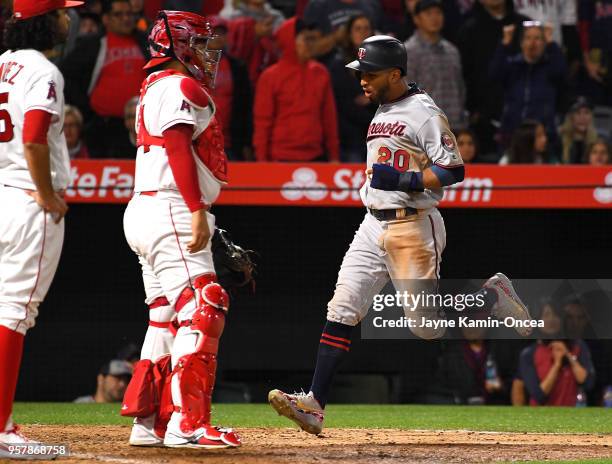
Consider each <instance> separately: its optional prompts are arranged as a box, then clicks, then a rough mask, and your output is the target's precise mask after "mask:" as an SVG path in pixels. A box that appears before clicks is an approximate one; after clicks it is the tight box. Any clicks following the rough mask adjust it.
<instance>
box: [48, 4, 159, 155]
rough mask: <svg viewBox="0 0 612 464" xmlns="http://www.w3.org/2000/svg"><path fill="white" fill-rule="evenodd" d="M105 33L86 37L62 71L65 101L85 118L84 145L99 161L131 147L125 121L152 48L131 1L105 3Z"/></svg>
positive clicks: (137, 91) (143, 75) (103, 16)
mask: <svg viewBox="0 0 612 464" xmlns="http://www.w3.org/2000/svg"><path fill="white" fill-rule="evenodd" d="M102 22H103V23H104V27H105V29H106V33H105V34H104V35H98V36H93V37H89V36H86V37H81V38H79V40H78V41H77V44H76V46H75V48H74V50H73V51H72V52H70V53H69V54H68V55H67V56H66V58H65V59H64V60H63V62H62V63H61V64H60V68H61V70H62V72H63V74H64V77H65V79H66V88H65V93H66V101H67V102H68V103H70V104H72V105H75V106H77V107H78V108H79V110H81V113H82V114H83V117H84V118H85V141H86V142H87V146H88V147H89V149H90V154H91V156H92V157H94V158H100V157H107V158H112V157H121V156H123V155H122V153H121V151H122V148H123V147H124V146H125V145H126V143H128V142H129V141H128V140H127V138H128V134H127V131H126V129H125V127H124V123H123V112H124V108H125V104H126V103H127V101H128V100H129V99H130V98H132V97H133V96H135V95H138V94H139V92H140V85H141V83H142V81H143V80H144V78H145V77H146V73H145V71H144V70H143V69H142V68H143V66H144V65H145V63H146V58H147V56H148V50H147V45H146V37H145V35H144V34H142V33H141V32H139V31H137V30H136V27H135V21H134V13H133V12H132V7H131V5H130V2H129V0H107V1H106V2H105V3H104V4H103V10H102Z"/></svg>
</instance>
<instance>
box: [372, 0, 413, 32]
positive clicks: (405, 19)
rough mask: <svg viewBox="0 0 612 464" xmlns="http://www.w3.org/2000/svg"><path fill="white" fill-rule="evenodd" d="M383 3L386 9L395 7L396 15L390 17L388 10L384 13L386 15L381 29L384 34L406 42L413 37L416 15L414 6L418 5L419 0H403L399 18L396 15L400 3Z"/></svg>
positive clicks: (390, 1)
mask: <svg viewBox="0 0 612 464" xmlns="http://www.w3.org/2000/svg"><path fill="white" fill-rule="evenodd" d="M382 2H383V4H384V5H383V8H385V5H388V6H387V8H391V7H393V10H392V11H393V13H394V14H392V15H389V14H387V11H386V10H385V11H384V13H385V14H384V16H383V18H382V22H383V24H382V25H381V27H380V29H381V31H382V33H383V34H387V35H391V36H393V37H396V38H397V39H398V40H401V41H402V42H405V41H406V40H407V39H408V38H410V37H411V36H412V34H413V33H414V30H415V25H414V21H413V19H412V15H413V13H414V6H415V5H416V4H417V2H418V0H401V2H399V7H400V11H401V15H399V16H398V15H397V14H396V13H395V9H397V3H398V2H394V1H392V0H382Z"/></svg>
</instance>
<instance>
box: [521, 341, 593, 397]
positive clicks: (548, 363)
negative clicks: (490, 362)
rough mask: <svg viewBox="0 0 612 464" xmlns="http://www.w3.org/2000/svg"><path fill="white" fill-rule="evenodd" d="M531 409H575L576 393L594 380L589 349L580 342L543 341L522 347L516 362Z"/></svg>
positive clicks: (591, 384) (586, 387) (590, 386)
mask: <svg viewBox="0 0 612 464" xmlns="http://www.w3.org/2000/svg"><path fill="white" fill-rule="evenodd" d="M519 370H520V376H521V378H522V379H523V381H524V382H525V387H526V388H527V391H528V393H529V397H530V404H531V405H532V406H536V405H540V406H575V405H576V399H577V396H578V393H579V391H580V389H581V390H583V391H584V392H586V391H589V390H590V389H591V388H592V386H593V383H594V381H595V370H594V368H593V363H592V362H591V352H590V350H589V347H588V346H587V345H586V343H584V341H582V340H544V341H539V342H536V343H534V344H533V345H530V346H528V347H527V348H525V349H524V350H523V351H522V352H521V355H520V360H519Z"/></svg>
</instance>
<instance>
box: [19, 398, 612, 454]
mask: <svg viewBox="0 0 612 464" xmlns="http://www.w3.org/2000/svg"><path fill="white" fill-rule="evenodd" d="M326 412H327V414H326V419H325V425H326V427H350V428H397V429H422V430H466V429H467V430H484V431H499V432H552V433H599V434H612V410H610V409H603V408H578V409H577V408H532V407H523V408H512V407H509V406H508V407H506V406H498V407H496V406H471V407H469V406H468V407H466V406H422V405H331V406H329V407H328V408H327V411H326ZM13 415H14V418H15V421H16V422H17V423H21V424H56V425H57V424H60V425H69V424H90V425H121V424H124V425H127V424H129V423H130V422H131V421H130V419H129V418H124V417H121V416H120V415H119V405H118V404H72V403H17V404H16V405H15V408H14V414H13ZM213 417H214V420H215V422H217V423H219V424H223V425H225V426H229V427H237V428H239V427H287V426H290V423H289V422H288V421H287V420H286V419H284V418H281V417H279V416H277V415H276V413H275V412H274V411H273V410H272V409H271V408H270V406H268V405H267V404H218V405H216V406H214V408H213ZM594 462H598V461H594Z"/></svg>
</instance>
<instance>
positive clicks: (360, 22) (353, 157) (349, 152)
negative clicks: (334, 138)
mask: <svg viewBox="0 0 612 464" xmlns="http://www.w3.org/2000/svg"><path fill="white" fill-rule="evenodd" d="M372 34H373V29H372V23H371V22H370V20H369V18H368V17H367V16H364V15H357V16H353V17H352V18H351V19H349V21H348V23H347V37H346V45H345V46H344V47H341V48H340V49H339V50H338V52H337V53H336V55H335V56H334V58H333V59H332V60H330V61H329V62H328V63H327V66H328V69H329V74H330V76H331V80H332V85H333V89H334V96H335V98H336V108H337V111H338V128H339V133H340V159H341V160H342V161H344V162H353V163H362V162H365V160H366V154H367V150H366V144H365V138H366V136H367V133H368V127H369V125H370V122H371V121H372V118H373V117H374V113H376V108H377V106H376V105H373V104H372V103H371V102H370V100H369V99H368V98H366V97H365V95H364V94H363V89H362V88H361V84H360V82H359V80H358V79H357V78H356V76H355V73H354V72H353V71H352V70H350V69H347V68H346V67H345V65H346V64H347V63H349V62H351V61H353V60H354V59H355V57H356V56H357V49H358V48H359V45H360V44H361V42H363V41H364V40H365V39H367V38H368V37H370V36H371V35H372Z"/></svg>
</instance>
